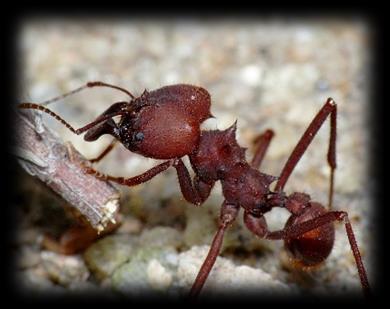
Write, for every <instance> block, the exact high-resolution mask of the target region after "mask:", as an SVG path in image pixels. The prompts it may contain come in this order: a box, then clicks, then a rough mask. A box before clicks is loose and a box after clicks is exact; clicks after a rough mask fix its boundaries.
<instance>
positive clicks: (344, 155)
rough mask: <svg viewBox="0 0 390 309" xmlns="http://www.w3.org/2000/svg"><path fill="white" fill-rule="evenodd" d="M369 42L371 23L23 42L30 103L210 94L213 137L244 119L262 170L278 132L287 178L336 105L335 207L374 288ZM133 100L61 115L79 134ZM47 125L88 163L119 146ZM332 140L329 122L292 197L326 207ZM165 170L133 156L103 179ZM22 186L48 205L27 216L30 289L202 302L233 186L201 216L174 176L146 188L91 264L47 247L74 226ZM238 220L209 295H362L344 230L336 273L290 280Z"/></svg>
mask: <svg viewBox="0 0 390 309" xmlns="http://www.w3.org/2000/svg"><path fill="white" fill-rule="evenodd" d="M369 38H370V36H369V29H368V28H367V27H366V25H365V24H364V22H363V21H359V20H347V21H342V20H337V19H336V20H326V19H324V20H319V21H314V20H299V19H297V20H292V21H287V20H283V19H273V20H265V21H255V20H253V21H251V20H219V21H209V20H192V21H175V20H170V21H164V20H159V21H152V20H150V21H148V20H142V21H141V20H130V19H129V20H127V21H120V20H118V21H115V20H112V21H107V22H105V21H101V20H88V21H83V22H82V23H80V22H77V21H72V22H67V21H57V20H40V21H38V20H30V21H29V22H27V23H25V25H24V27H22V30H21V33H20V48H21V51H22V57H21V61H22V64H21V69H22V71H21V77H22V83H21V93H22V94H23V95H22V96H21V98H20V101H32V102H40V101H43V100H46V99H48V98H51V97H53V96H56V95H58V94H61V93H64V92H66V91H69V90H72V89H74V88H75V87H78V86H80V85H82V84H83V83H85V82H87V81H91V80H102V81H105V82H109V83H112V84H116V85H119V86H122V87H125V88H127V89H129V90H130V91H131V92H132V93H133V94H134V95H140V94H141V93H142V91H143V90H144V89H145V88H146V89H149V90H151V89H156V88H159V87H161V86H163V85H167V84H174V83H190V84H195V85H201V86H203V87H205V88H206V89H208V90H209V92H210V93H211V95H212V113H213V115H214V116H215V119H212V120H209V121H208V122H207V123H206V124H205V128H212V129H215V128H219V129H223V128H226V127H228V126H229V125H231V124H232V123H233V122H234V121H235V120H236V119H237V120H238V140H239V142H240V144H241V145H243V146H245V147H248V151H247V155H248V158H250V157H251V155H252V153H251V140H252V139H253V138H254V137H255V136H256V134H258V133H260V132H262V131H263V130H265V129H267V128H272V129H274V131H275V132H276V136H275V138H274V140H273V141H272V144H271V146H270V149H269V152H268V153H267V157H266V159H265V161H264V164H263V167H262V171H263V172H266V173H269V174H273V175H278V173H279V171H280V170H281V168H282V166H283V164H284V162H285V161H286V159H287V157H288V155H289V154H290V152H291V151H292V149H293V147H294V146H295V144H296V142H297V140H298V139H299V137H300V136H301V135H302V133H303V132H304V130H305V128H306V127H307V126H308V124H309V123H310V121H311V119H312V118H313V117H314V115H315V114H316V112H317V111H318V110H319V109H320V108H321V106H322V105H323V104H324V102H325V100H326V98H328V97H333V98H334V100H335V101H336V102H337V103H338V119H337V120H338V129H337V134H338V137H337V164H338V167H337V171H336V184H335V196H334V208H335V209H340V210H341V209H342V210H346V211H348V213H349V215H350V218H351V221H352V224H353V227H354V229H355V232H356V237H357V241H358V244H359V246H360V249H361V252H362V255H363V259H364V262H365V264H366V267H367V271H368V276H369V279H370V276H371V269H372V267H371V261H372V258H373V255H374V253H373V251H372V248H371V247H370V239H371V236H372V234H371V232H372V226H371V225H372V222H371V211H372V204H371V199H370V198H371V197H370V188H369V187H368V188H367V183H366V182H365V175H366V173H367V164H366V162H367V156H368V153H367V142H368V131H367V130H368V129H369V127H368V123H367V122H366V119H365V115H366V114H367V110H369V108H370V102H369V96H368V89H369V79H370V76H369V71H368V68H369V61H370V59H369V50H370V48H369V46H370V45H369V43H370V42H369ZM120 99H123V96H121V94H120V93H119V94H118V93H117V92H115V91H111V90H105V89H96V90H87V91H85V92H84V93H82V94H79V95H77V96H74V97H72V98H70V99H68V100H66V101H65V103H64V102H59V103H56V104H53V105H52V106H51V107H52V108H53V110H56V111H57V112H58V113H60V114H61V115H62V116H63V117H64V118H65V119H67V120H69V122H71V123H72V124H73V125H74V126H76V127H77V126H81V125H83V124H85V123H87V122H88V121H90V120H92V119H93V118H94V117H96V116H97V115H98V114H99V113H101V112H102V111H103V110H105V109H106V108H107V107H108V106H109V105H110V103H112V102H115V101H118V100H120ZM47 123H49V124H51V125H52V126H53V128H54V129H56V130H57V131H58V132H59V134H60V135H61V137H63V139H64V141H66V140H71V141H72V143H73V144H74V145H75V147H76V148H77V149H78V150H79V151H80V152H82V153H83V154H84V155H85V156H86V157H93V156H95V155H96V154H97V153H98V152H99V150H100V149H102V148H104V145H107V144H108V143H109V141H110V139H109V138H102V139H101V140H102V141H101V142H100V141H99V142H96V143H86V142H84V141H83V139H82V138H81V137H75V136H72V134H71V133H69V132H68V131H67V130H66V129H64V128H63V127H61V126H60V125H57V124H56V123H55V122H53V121H50V120H49V119H47ZM328 139H329V126H328V123H326V124H325V125H324V127H323V128H322V129H321V130H320V132H319V134H318V136H317V137H316V138H315V140H314V142H313V144H312V145H311V146H310V148H309V150H308V152H307V153H306V154H305V156H304V157H303V158H302V160H301V162H300V163H299V165H298V166H297V168H296V171H295V172H294V174H293V176H292V177H291V178H290V181H289V183H288V185H287V186H286V190H287V192H294V191H301V192H305V193H308V194H310V195H311V196H312V198H313V199H315V200H317V201H319V202H321V203H323V204H325V205H326V203H327V192H328V179H329V170H328V166H327V163H326V151H327V145H328ZM155 164H156V162H155V161H153V160H148V159H144V158H141V157H139V156H137V155H135V154H130V153H129V152H127V151H126V150H125V149H124V148H123V147H121V146H120V147H117V149H116V150H115V151H114V152H113V153H111V154H110V155H109V156H108V157H107V159H106V160H105V161H104V162H103V163H99V165H97V167H98V168H99V170H102V171H105V172H110V173H111V174H114V175H118V176H119V175H121V176H127V175H129V176H130V175H135V174H137V173H140V172H142V171H144V170H146V169H147V168H149V167H151V166H153V165H155ZM20 174H21V176H20V177H21V182H20V194H21V195H23V194H28V196H29V197H30V196H34V198H26V199H25V204H24V205H17V206H18V207H19V209H20V221H21V224H20V226H18V231H19V235H20V236H19V237H18V238H17V239H16V240H15V242H16V244H17V247H16V248H17V251H18V254H19V255H20V260H19V263H18V269H17V273H18V275H20V276H21V277H20V278H21V280H22V282H24V283H25V285H26V287H27V288H28V289H34V290H40V291H42V292H43V293H46V291H47V290H48V289H49V290H52V291H57V292H58V293H66V292H69V291H73V293H82V292H84V291H89V290H91V291H96V290H99V289H100V288H102V287H105V288H108V290H109V291H114V294H116V293H119V294H123V295H129V294H130V295H131V294H132V293H141V292H142V291H144V290H153V291H158V292H159V293H168V294H173V295H177V294H180V293H183V292H185V291H187V290H188V288H189V287H190V285H191V282H192V280H193V278H194V276H195V275H196V271H197V269H198V267H199V266H200V264H201V262H202V259H203V257H204V256H205V254H206V251H207V247H205V246H207V245H208V244H209V243H210V240H211V237H212V236H213V233H214V231H215V228H216V223H217V217H218V211H219V205H220V203H221V202H222V197H221V190H220V187H219V186H217V187H216V188H215V189H214V191H213V193H212V196H211V197H210V199H209V200H208V201H207V202H206V203H205V205H204V207H202V208H200V209H195V208H194V207H192V206H191V205H189V204H187V203H186V202H185V201H183V199H182V197H181V194H180V191H179V186H178V185H177V184H176V176H175V173H174V172H173V171H167V172H166V173H164V174H163V175H161V176H158V177H156V178H155V179H153V180H152V181H150V182H149V183H147V184H144V185H140V186H138V187H135V188H130V189H129V188H120V189H121V190H122V197H123V199H122V211H123V213H124V214H125V223H124V224H123V226H122V228H121V229H120V230H119V231H118V232H117V233H116V234H115V235H113V236H109V237H108V238H105V239H103V240H101V241H99V242H98V243H96V244H95V245H93V246H92V247H91V248H89V249H88V250H87V251H86V253H85V254H84V255H76V256H71V257H65V256H61V255H57V254H54V253H51V252H48V251H44V250H42V249H40V247H39V240H40V238H41V236H42V233H43V232H44V231H50V230H59V229H60V227H61V226H62V225H63V224H62V223H61V220H62V219H61V218H62V215H61V209H60V206H61V202H59V201H58V200H56V199H53V198H51V197H50V194H48V193H47V192H45V190H44V188H42V187H40V186H39V185H38V183H36V182H34V181H33V180H32V179H31V178H29V177H27V176H24V174H23V172H21V173H20ZM48 218H49V219H48ZM53 218H54V219H53ZM287 218H288V214H287V213H286V212H284V211H281V210H275V211H272V213H270V214H269V215H267V220H268V221H269V225H270V227H271V228H272V229H277V228H281V227H282V226H283V224H284V222H285V221H286V219H287ZM62 221H63V220H62ZM237 221H238V222H237V223H236V224H235V225H234V226H233V227H232V229H231V231H230V232H229V233H228V234H227V236H226V242H225V246H224V252H223V257H224V259H218V262H217V265H216V267H215V271H214V272H213V273H212V275H211V276H210V278H209V279H210V280H209V282H208V283H207V284H206V287H205V288H206V289H208V290H209V291H211V292H213V291H214V292H215V291H223V290H224V288H227V287H228V288H232V289H233V290H236V291H237V290H240V289H243V288H244V287H246V286H249V287H250V289H260V290H262V291H264V292H265V291H270V292H280V293H284V294H285V295H289V293H302V291H305V293H323V294H325V295H327V294H328V293H331V294H335V293H336V294H337V293H339V294H343V293H345V292H347V291H356V292H360V291H359V279H358V276H357V272H356V268H355V266H354V260H353V257H352V254H351V251H350V247H349V244H348V240H347V238H346V235H345V232H344V228H343V226H342V225H340V224H337V228H336V242H335V247H334V250H333V251H332V254H331V256H330V257H329V258H328V260H327V262H326V263H325V264H324V265H323V266H322V267H321V268H319V269H317V270H313V271H312V272H310V273H308V274H302V273H300V272H296V271H293V270H291V269H290V268H289V267H288V263H287V258H286V256H285V253H284V251H283V244H282V243H281V242H269V241H262V240H258V239H256V238H255V237H252V236H251V235H250V234H249V233H248V232H247V231H246V230H245V229H244V227H243V225H242V219H241V218H239V220H237ZM140 238H141V239H143V241H142V240H141V241H140ZM145 239H146V240H145ZM139 291H141V292H139Z"/></svg>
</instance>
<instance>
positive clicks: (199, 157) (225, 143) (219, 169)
mask: <svg viewBox="0 0 390 309" xmlns="http://www.w3.org/2000/svg"><path fill="white" fill-rule="evenodd" d="M236 130H237V121H236V122H235V123H234V124H233V125H232V126H230V127H229V128H227V129H226V130H224V131H220V130H213V131H203V132H202V134H201V139H200V142H199V147H198V148H197V150H196V151H195V152H194V153H192V154H191V155H190V160H191V164H192V166H193V167H194V169H195V171H197V174H198V175H199V176H200V177H202V178H203V179H205V180H206V179H208V180H218V179H222V178H223V175H224V174H225V173H226V172H228V171H229V170H231V169H232V168H233V166H235V165H237V164H245V148H242V147H240V145H238V143H237V141H236Z"/></svg>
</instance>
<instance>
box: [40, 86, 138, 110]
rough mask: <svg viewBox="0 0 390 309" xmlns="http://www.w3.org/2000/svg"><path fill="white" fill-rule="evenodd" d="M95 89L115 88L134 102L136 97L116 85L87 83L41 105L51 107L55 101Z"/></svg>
mask: <svg viewBox="0 0 390 309" xmlns="http://www.w3.org/2000/svg"><path fill="white" fill-rule="evenodd" d="M93 87H108V88H113V89H117V90H119V91H122V92H124V93H126V94H127V95H128V96H129V97H130V98H131V99H132V100H133V99H135V97H134V95H132V94H131V93H130V91H128V90H126V89H124V88H121V87H118V86H115V85H111V84H107V83H103V82H100V81H96V82H88V83H86V84H85V85H83V86H81V87H78V88H76V89H75V90H72V91H69V92H67V93H65V94H62V95H60V96H57V97H55V98H52V99H50V100H46V101H44V102H42V103H41V104H40V105H49V104H51V103H53V102H55V101H58V100H62V99H64V98H66V97H69V96H71V95H73V94H75V93H78V92H80V91H82V90H84V89H86V88H93Z"/></svg>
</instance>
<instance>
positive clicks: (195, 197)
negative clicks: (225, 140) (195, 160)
mask: <svg viewBox="0 0 390 309" xmlns="http://www.w3.org/2000/svg"><path fill="white" fill-rule="evenodd" d="M173 167H174V168H175V169H176V172H177V176H178V179H179V184H180V190H181V193H182V194H183V196H184V198H185V199H186V201H187V202H189V203H191V204H194V205H196V206H199V205H201V204H202V203H203V202H204V201H205V200H206V199H207V198H208V197H209V195H210V192H211V189H212V188H213V186H214V182H211V183H207V182H204V181H202V180H201V179H199V177H198V176H195V177H194V184H192V181H191V176H190V173H189V172H188V169H187V167H186V166H185V165H184V163H183V161H182V160H181V159H177V160H176V161H175V163H174V164H173Z"/></svg>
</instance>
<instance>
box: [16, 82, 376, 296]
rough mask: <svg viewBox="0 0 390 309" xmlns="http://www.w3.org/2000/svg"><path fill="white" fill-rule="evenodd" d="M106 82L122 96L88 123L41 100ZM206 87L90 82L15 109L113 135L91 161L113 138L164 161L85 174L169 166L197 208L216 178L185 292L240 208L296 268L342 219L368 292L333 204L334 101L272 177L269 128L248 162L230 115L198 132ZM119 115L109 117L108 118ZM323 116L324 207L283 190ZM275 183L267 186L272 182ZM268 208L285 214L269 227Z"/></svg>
mask: <svg viewBox="0 0 390 309" xmlns="http://www.w3.org/2000/svg"><path fill="white" fill-rule="evenodd" d="M92 87H109V88H114V89H117V90H119V91H122V92H124V93H126V94H127V95H128V96H129V97H130V100H129V101H120V102H116V103H114V104H112V105H111V106H110V107H109V108H108V109H107V110H106V111H105V112H103V113H102V114H101V115H100V116H98V117H97V118H96V119H95V120H94V121H92V122H91V123H88V124H87V125H85V126H83V127H81V128H79V129H74V128H73V127H72V126H71V125H70V124H68V123H67V122H66V121H65V120H63V119H62V118H61V117H60V116H58V115H57V114H55V113H54V112H52V111H51V110H50V109H48V108H46V107H44V106H43V105H45V104H49V103H51V102H54V101H57V100H59V99H62V98H64V97H66V96H69V95H72V94H75V93H76V92H79V91H82V90H83V89H86V88H92ZM210 106H211V99H210V94H209V93H208V91H207V90H206V89H204V88H201V87H196V86H193V85H186V84H177V85H170V86H165V87H162V88H159V89H156V90H153V91H150V92H149V91H147V90H145V91H144V92H143V93H142V95H141V96H139V97H135V96H134V95H132V94H131V93H130V92H129V91H128V90H126V89H123V88H121V87H118V86H114V85H110V84H107V83H103V82H99V81H97V82H89V83H87V84H86V85H84V86H82V87H79V88H77V89H75V90H73V91H71V92H68V93H66V94H64V95H62V96H59V97H56V98H54V99H51V100H48V101H45V102H43V103H42V104H40V105H39V104H35V103H22V104H19V105H18V107H19V108H22V109H36V110H40V111H43V112H45V113H48V114H49V115H51V116H52V117H54V118H56V119H57V120H58V121H60V122H61V123H63V124H64V125H65V126H66V127H67V128H68V129H70V130H71V131H72V132H73V133H75V134H77V135H80V134H82V133H86V134H85V135H84V140H85V141H88V142H92V141H95V140H97V139H98V138H99V137H100V136H102V135H104V134H110V135H112V136H113V137H114V140H113V142H112V143H111V144H110V145H109V146H108V147H107V148H106V149H105V150H104V151H103V152H102V153H101V155H99V156H98V157H97V158H96V159H93V160H90V162H97V161H99V160H101V159H102V158H103V157H104V156H105V155H107V153H108V152H109V151H110V150H111V149H112V148H113V147H114V145H115V142H116V141H120V142H121V143H122V144H123V145H124V146H125V147H126V148H127V149H128V150H130V151H132V152H135V153H138V154H140V155H142V156H144V157H147V158H153V159H163V160H166V161H164V162H163V163H161V164H159V165H157V166H155V167H153V168H151V169H149V170H147V171H146V172H144V173H142V174H140V175H138V176H135V177H131V178H124V177H113V176H110V175H106V174H102V173H100V172H98V171H97V170H95V169H94V168H92V167H91V166H87V165H85V166H84V165H83V167H84V170H85V172H86V173H89V174H94V175H95V176H96V177H98V178H99V179H103V180H109V181H113V182H116V183H119V184H121V185H127V186H135V185H138V184H141V183H144V182H146V181H148V180H150V179H151V178H153V177H154V176H156V175H158V174H159V173H161V172H163V171H165V170H166V169H168V168H169V167H174V168H175V169H176V171H177V175H178V181H179V184H180V189H181V192H182V194H183V196H184V198H185V199H186V200H187V201H188V202H190V203H192V204H194V205H196V206H200V205H201V204H202V203H203V202H204V201H205V200H206V199H207V198H208V196H209V195H210V192H211V189H212V188H213V186H214V184H215V182H216V181H221V184H222V192H223V196H224V198H225V200H224V202H223V203H222V206H221V212H220V218H219V227H218V230H217V232H216V234H215V236H214V239H213V241H212V244H211V247H210V250H209V252H208V255H207V257H206V259H205V260H204V262H203V265H202V266H201V268H200V270H199V273H198V275H197V277H196V279H195V282H194V283H193V285H192V288H191V291H190V296H193V297H195V296H197V295H198V294H199V293H200V292H201V290H202V287H203V285H204V284H205V282H206V280H207V277H208V275H209V273H210V271H211V269H212V267H213V265H214V263H215V261H216V259H217V256H218V255H219V252H220V249H221V246H222V242H223V238H224V233H225V231H226V229H227V228H228V227H229V226H230V225H231V224H232V223H233V222H234V220H235V219H236V217H237V215H238V213H239V210H240V208H243V211H244V214H243V216H244V223H245V225H246V227H247V228H248V229H249V230H250V231H251V232H252V233H253V234H255V235H256V236H258V237H261V238H265V239H269V240H284V243H285V248H286V249H287V251H288V253H289V255H290V256H291V258H292V259H293V260H294V261H295V262H296V263H297V264H298V265H301V266H315V265H318V264H320V263H321V262H323V261H324V260H325V259H326V258H327V257H328V256H329V254H330V252H331V250H332V248H333V244H334V237H335V227H334V222H335V221H341V222H343V223H344V224H345V229H346V233H347V236H348V240H349V243H350V246H351V249H352V252H353V256H354V258H355V262H356V266H357V270H358V273H359V277H360V282H361V285H362V289H363V291H364V293H365V294H366V295H368V294H369V291H370V286H369V283H368V279H367V275H366V271H365V268H364V265H363V262H362V259H361V256H360V252H359V249H358V246H357V243H356V240H355V236H354V233H353V230H352V226H351V224H350V221H349V218H348V213H347V212H345V211H334V210H332V199H333V183H334V171H335V168H336V120H337V105H336V103H335V101H334V100H333V99H331V98H329V99H327V101H326V102H325V104H324V105H323V107H322V108H321V109H320V111H319V112H318V113H317V115H316V116H315V117H314V119H313V120H312V122H311V123H310V125H309V126H308V128H307V129H306V131H305V132H304V133H303V135H302V137H301V139H300V140H299V141H298V143H297V145H296V146H295V148H294V150H293V151H292V153H291V155H290V157H289V158H288V160H287V162H286V164H285V165H284V167H283V169H282V171H281V173H280V175H279V177H274V176H271V175H267V174H264V173H261V172H260V171H259V167H260V165H261V162H262V160H263V158H264V156H265V153H266V150H267V148H268V146H269V144H270V142H271V140H272V138H273V136H274V132H273V131H272V130H270V129H268V130H266V131H265V132H264V133H263V134H261V135H259V137H258V138H257V139H256V140H255V146H256V149H255V152H254V153H255V154H254V157H253V158H252V160H251V161H250V162H248V161H247V160H246V158H245V148H242V147H240V145H239V144H238V143H237V140H236V129H237V121H236V122H235V123H234V124H233V125H232V126H230V127H229V128H227V129H225V130H222V131H221V130H209V131H201V130H200V125H201V123H202V122H204V121H205V120H206V119H208V118H210V117H213V116H212V114H211V113H210ZM116 116H121V117H120V120H119V121H117V122H115V121H114V120H113V117H116ZM328 117H330V141H329V148H328V154H327V161H328V164H329V167H330V189H329V200H328V205H329V206H328V208H329V209H326V208H325V207H324V206H323V205H321V204H320V203H318V202H315V201H312V200H311V198H310V196H309V195H308V194H305V193H300V192H294V193H292V194H290V195H287V194H286V193H285V192H284V191H283V188H284V186H285V185H286V182H287V180H288V179H289V177H290V175H291V173H292V172H293V170H294V168H295V166H296V165H297V163H298V161H299V160H300V158H301V157H302V156H303V154H304V152H305V151H306V149H307V148H308V146H309V145H310V143H311V141H312V140H313V138H314V137H315V135H316V134H317V132H318V130H319V129H320V127H321V126H322V124H323V123H324V121H325V120H326V119H327V118H328ZM186 155H188V156H189V160H190V163H191V166H192V168H193V170H194V172H195V176H194V179H193V180H192V179H191V176H190V174H189V171H188V169H187V167H186V166H185V165H184V163H183V161H182V157H184V156H186ZM274 181H277V182H276V185H275V187H274V189H273V190H271V189H270V185H271V183H273V182H274ZM274 207H283V208H285V209H287V210H288V211H289V212H290V213H291V216H290V217H289V219H288V220H287V223H286V225H285V226H284V228H283V229H282V230H278V231H270V230H269V229H268V227H267V223H266V220H265V217H264V214H265V213H267V212H269V211H270V210H271V209H272V208H274Z"/></svg>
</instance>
